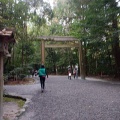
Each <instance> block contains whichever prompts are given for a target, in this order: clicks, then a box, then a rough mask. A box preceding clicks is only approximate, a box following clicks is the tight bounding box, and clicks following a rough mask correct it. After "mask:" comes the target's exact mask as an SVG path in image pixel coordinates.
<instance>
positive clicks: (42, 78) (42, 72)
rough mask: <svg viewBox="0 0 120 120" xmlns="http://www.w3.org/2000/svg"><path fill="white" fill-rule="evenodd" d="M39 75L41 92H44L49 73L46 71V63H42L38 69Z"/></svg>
mask: <svg viewBox="0 0 120 120" xmlns="http://www.w3.org/2000/svg"><path fill="white" fill-rule="evenodd" d="M38 75H39V77H40V84H41V92H43V91H44V88H45V79H46V76H47V78H48V74H47V71H46V69H45V66H44V65H41V67H40V69H39V70H38Z"/></svg>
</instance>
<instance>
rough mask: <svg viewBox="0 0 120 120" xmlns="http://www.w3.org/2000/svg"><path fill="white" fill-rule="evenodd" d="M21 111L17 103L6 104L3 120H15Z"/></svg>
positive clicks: (4, 104) (4, 105)
mask: <svg viewBox="0 0 120 120" xmlns="http://www.w3.org/2000/svg"><path fill="white" fill-rule="evenodd" d="M19 111H20V107H19V106H18V104H17V103H16V102H4V103H3V119H4V120H14V119H15V117H16V116H17V114H18V112H19Z"/></svg>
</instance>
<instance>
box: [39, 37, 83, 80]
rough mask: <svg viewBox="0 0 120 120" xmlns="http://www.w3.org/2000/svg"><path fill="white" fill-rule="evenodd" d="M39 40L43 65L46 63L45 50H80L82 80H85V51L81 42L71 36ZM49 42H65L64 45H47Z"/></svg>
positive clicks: (40, 38) (41, 38)
mask: <svg viewBox="0 0 120 120" xmlns="http://www.w3.org/2000/svg"><path fill="white" fill-rule="evenodd" d="M37 39H39V40H41V63H42V64H44V63H45V48H72V47H74V48H78V51H79V65H80V76H81V79H85V69H84V61H83V49H82V44H81V42H80V40H78V39H77V38H74V37H71V36H40V37H38V38H37ZM47 41H52V42H55V43H57V42H63V43H64V44H47V43H46V42H47Z"/></svg>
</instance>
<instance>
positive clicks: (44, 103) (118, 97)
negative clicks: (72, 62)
mask: <svg viewBox="0 0 120 120" xmlns="http://www.w3.org/2000/svg"><path fill="white" fill-rule="evenodd" d="M36 81H37V82H36V83H35V84H34V85H22V86H5V89H6V91H7V92H9V93H15V94H18V95H21V96H24V97H28V98H29V99H31V102H30V103H29V105H28V108H27V109H26V111H25V112H24V113H23V114H22V115H21V116H20V117H19V120H120V84H119V83H112V82H111V83H110V82H103V81H101V80H97V81H96V79H93V78H91V79H90V78H89V79H88V80H80V79H78V80H76V79H75V80H74V79H72V80H68V79H67V76H49V78H48V79H46V89H45V92H44V93H41V90H40V85H39V78H38V77H36Z"/></svg>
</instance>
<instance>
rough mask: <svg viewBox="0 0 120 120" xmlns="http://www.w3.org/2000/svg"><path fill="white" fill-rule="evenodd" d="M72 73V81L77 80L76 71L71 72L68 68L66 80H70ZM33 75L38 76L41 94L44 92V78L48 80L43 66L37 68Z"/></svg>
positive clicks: (75, 69)
mask: <svg viewBox="0 0 120 120" xmlns="http://www.w3.org/2000/svg"><path fill="white" fill-rule="evenodd" d="M72 73H73V77H74V79H75V78H76V79H77V78H78V69H77V68H74V69H73V71H72V70H71V68H70V67H69V68H68V79H70V80H71V76H72ZM34 74H35V75H38V76H39V78H40V84H41V92H44V89H45V80H46V77H47V78H48V73H47V70H46V68H45V66H44V65H43V64H42V65H41V67H40V68H39V70H38V71H35V72H34Z"/></svg>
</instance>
